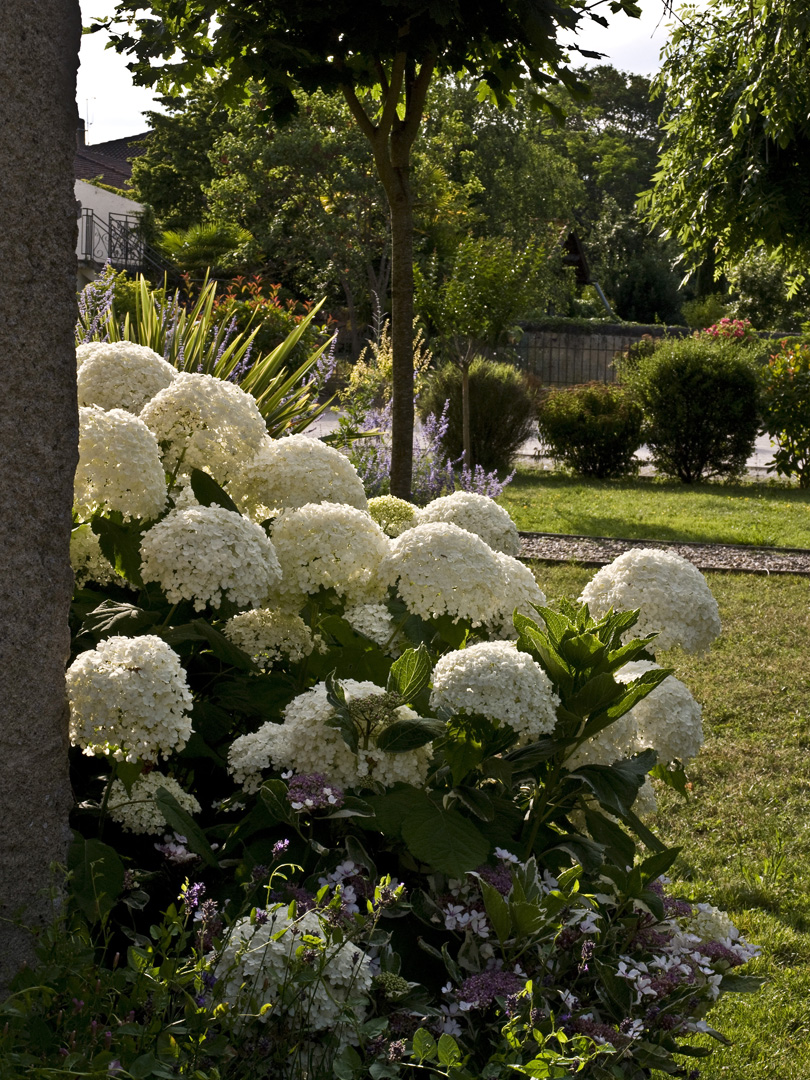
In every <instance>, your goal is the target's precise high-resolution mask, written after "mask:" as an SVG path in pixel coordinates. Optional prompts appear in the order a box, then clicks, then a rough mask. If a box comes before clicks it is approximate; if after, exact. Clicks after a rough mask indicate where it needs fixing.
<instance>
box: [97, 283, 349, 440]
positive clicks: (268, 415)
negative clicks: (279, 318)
mask: <svg viewBox="0 0 810 1080" xmlns="http://www.w3.org/2000/svg"><path fill="white" fill-rule="evenodd" d="M134 293H135V297H134V299H135V308H134V313H130V312H129V311H127V312H126V314H125V316H124V318H123V321H121V322H119V314H118V312H117V310H116V308H115V305H114V304H113V307H112V309H111V310H110V311H109V313H108V315H107V317H106V319H105V320H104V322H103V324H102V325H101V326H100V327H99V328H98V330H97V333H96V339H97V340H106V341H136V342H138V343H139V344H141V345H146V346H148V347H149V348H150V349H153V350H154V351H155V352H156V353H158V355H160V356H164V357H165V359H167V360H168V361H169V363H171V364H174V366H175V367H177V368H180V369H181V370H183V371H193V372H201V373H202V374H205V375H215V376H216V377H217V378H220V379H230V380H231V381H238V382H239V385H240V386H241V387H242V389H243V390H246V391H247V392H248V393H250V394H253V396H254V397H255V398H256V402H257V404H258V407H259V410H260V411H261V413H262V416H263V417H264V419H265V421H266V423H267V428H268V431H269V433H270V434H271V435H274V436H276V437H278V436H280V435H281V434H283V433H284V432H287V433H290V434H294V433H296V432H300V431H303V430H304V429H305V428H307V427H308V426H309V425H310V424H311V423H312V421H313V420H314V419H315V418H316V417H317V416H319V415H320V414H321V413H322V412H323V411H324V410H325V409H326V408H327V407H328V402H327V403H325V404H322V405H319V404H318V402H317V398H318V395H319V393H320V391H321V389H322V387H321V385H320V383H319V381H318V372H317V365H318V361H319V360H320V358H321V356H322V355H323V352H324V350H325V349H326V346H327V344H328V343H324V344H322V345H320V347H319V348H316V349H315V351H314V352H310V353H309V354H308V355H307V357H306V359H302V358H301V356H300V354H299V356H296V349H297V347H298V346H299V343H300V342H301V341H302V340H304V341H306V337H305V335H310V341H311V340H312V336H313V335H312V331H311V330H310V326H311V324H312V321H313V319H314V318H315V316H316V315H317V313H318V310H319V308H320V306H321V305H320V304H319V305H317V306H316V307H314V308H312V309H311V310H310V311H309V313H308V314H306V315H303V316H301V317H299V318H297V319H295V320H294V321H295V323H296V325H295V326H294V328H293V329H291V330H290V331H289V332H288V333H287V335H286V336H285V337H284V339H283V340H282V341H281V343H280V344H278V345H277V346H276V347H275V348H274V349H273V350H272V351H271V352H268V353H265V354H259V353H258V350H256V352H257V355H256V356H255V358H253V359H252V358H251V352H252V350H253V345H254V343H255V339H256V338H257V336H258V334H259V331H260V329H261V323H259V325H256V326H253V327H252V326H251V324H252V322H253V320H254V319H257V317H261V314H262V307H261V306H260V307H259V308H256V309H252V310H251V315H250V317H249V318H248V320H247V323H246V326H245V330H244V331H236V332H235V329H234V327H233V326H230V325H229V323H230V320H231V319H232V318H233V317H234V314H235V313H234V312H232V311H231V310H230V308H229V304H230V303H232V302H233V294H231V297H230V299H229V298H228V296H227V294H226V297H225V299H224V302H223V300H222V299H220V300H219V301H218V298H217V283H216V282H215V281H205V282H204V283H203V285H202V287H201V289H200V291H199V294H198V295H197V298H196V300H195V301H194V302H193V304H190V305H189V306H185V305H183V304H181V303H180V298H179V295H178V294H177V293H175V294H174V296H173V297H171V298H169V297H167V296H166V292H165V290H163V289H152V288H151V287H150V286H149V283H148V282H147V281H146V279H145V278H144V277H142V276H141V277H140V278H138V281H137V283H135V288H134ZM89 318H90V316H89V315H88V316H87V317H86V320H85V322H86V325H85V324H80V325H79V326H77V332H78V333H80V334H81V335H82V339H83V340H84V337H85V334H86V332H87V331H88V330H89V329H90V326H89V323H88V322H87V319H89Z"/></svg>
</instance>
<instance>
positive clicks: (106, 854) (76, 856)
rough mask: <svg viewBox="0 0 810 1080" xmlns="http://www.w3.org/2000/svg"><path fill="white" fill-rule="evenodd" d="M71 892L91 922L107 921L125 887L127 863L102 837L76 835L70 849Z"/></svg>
mask: <svg viewBox="0 0 810 1080" xmlns="http://www.w3.org/2000/svg"><path fill="white" fill-rule="evenodd" d="M68 870H69V871H70V894H71V897H72V898H73V900H74V901H75V902H76V904H77V905H78V907H79V908H80V910H81V911H82V913H83V914H84V915H85V916H86V918H87V919H88V920H89V921H90V922H99V921H100V922H104V921H106V918H107V916H108V915H109V913H110V911H111V910H112V909H113V907H114V906H115V904H116V901H117V900H118V897H119V896H120V895H121V893H122V892H123V889H124V864H123V863H122V862H121V860H120V858H119V857H118V853H117V852H116V851H115V850H114V849H113V848H111V847H110V846H109V845H108V844H103V843H102V842H101V841H100V840H95V839H90V840H85V839H84V837H83V836H81V835H80V834H79V833H74V834H73V843H72V844H71V845H70V850H69V852H68Z"/></svg>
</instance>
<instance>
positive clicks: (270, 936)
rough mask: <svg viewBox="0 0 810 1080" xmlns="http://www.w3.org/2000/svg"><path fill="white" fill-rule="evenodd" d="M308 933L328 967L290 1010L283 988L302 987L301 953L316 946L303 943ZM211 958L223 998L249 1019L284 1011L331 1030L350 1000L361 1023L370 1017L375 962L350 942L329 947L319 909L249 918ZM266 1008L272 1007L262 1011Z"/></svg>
mask: <svg viewBox="0 0 810 1080" xmlns="http://www.w3.org/2000/svg"><path fill="white" fill-rule="evenodd" d="M304 934H306V935H307V936H308V937H313V938H319V939H320V940H321V942H322V943H323V944H322V946H321V947H322V948H323V949H324V950H325V955H326V958H327V959H326V963H325V964H324V965H323V969H322V970H320V964H319V965H318V967H319V976H318V979H316V980H315V981H313V982H308V983H306V984H305V983H303V982H302V983H300V986H301V994H302V997H301V996H299V995H296V996H295V1000H294V1001H292V1002H291V1003H290V1004H289V1005H287V1006H285V1005H283V1004H282V995H281V990H282V987H284V986H289V985H290V984H291V983H292V984H295V985H298V980H296V977H295V974H294V972H295V970H296V968H297V967H300V966H302V965H303V963H304V962H303V961H301V960H298V959H297V957H296V953H297V952H298V950H299V949H303V948H311V947H312V944H311V943H307V945H302V941H301V938H302V935H304ZM276 939H277V940H276ZM316 947H317V946H316ZM206 959H207V961H208V963H209V964H211V965H213V972H214V974H215V975H216V977H217V979H218V980H219V981H220V983H221V986H222V996H223V998H224V1000H225V1001H227V1002H229V1003H230V1005H231V1006H232V1008H234V1009H235V1010H238V1012H240V1013H242V1014H244V1015H249V1016H254V1015H255V1014H256V1013H257V1012H258V1013H259V1020H261V1021H262V1022H264V1021H266V1020H267V1019H268V1018H269V1017H271V1016H273V1017H274V1018H278V1015H279V1012H280V1011H282V1010H284V1011H286V1012H295V1013H296V1014H297V1015H301V1016H302V1017H305V1018H306V1021H305V1022H306V1026H307V1027H308V1028H309V1029H311V1030H313V1031H326V1030H330V1029H333V1028H334V1027H335V1026H336V1025H337V1024H339V1022H340V1017H341V1012H342V1009H343V1006H344V1005H345V1004H346V1003H347V1002H349V1001H351V1004H352V1008H353V1011H354V1012H355V1014H356V1016H357V1017H358V1019H362V1018H363V1017H364V1016H365V1013H366V1009H367V1006H368V1002H367V995H368V992H369V990H370V989H371V980H372V977H373V968H372V966H371V961H370V960H369V958H368V957H367V956H366V955H365V953H363V952H362V951H361V950H360V949H358V947H357V946H356V945H355V944H353V943H352V942H351V941H344V942H343V943H342V944H340V945H339V946H335V945H334V944H327V940H326V936H325V934H324V931H323V928H322V926H321V923H320V919H319V918H318V915H317V913H316V912H314V911H308V912H306V913H304V914H303V915H298V916H297V917H296V918H294V919H291V918H290V916H289V914H288V909H287V908H283V907H279V908H276V910H275V911H268V912H267V920H266V921H265V922H256V921H253V922H251V919H250V917H249V916H246V917H244V918H241V919H237V921H236V922H235V923H234V924H233V926H232V927H231V929H230V931H229V933H228V939H227V941H226V942H225V945H224V947H223V948H222V950H221V951H220V953H219V954H218V955H217V956H214V955H213V954H211V955H209V956H208V957H207V958H206ZM263 1005H269V1006H271V1008H270V1009H267V1010H265V1012H264V1013H262V1012H261V1009H262V1006H263Z"/></svg>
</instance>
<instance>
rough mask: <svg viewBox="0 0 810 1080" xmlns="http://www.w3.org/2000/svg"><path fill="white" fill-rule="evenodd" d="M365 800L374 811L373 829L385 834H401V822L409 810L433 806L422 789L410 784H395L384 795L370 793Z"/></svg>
mask: <svg viewBox="0 0 810 1080" xmlns="http://www.w3.org/2000/svg"><path fill="white" fill-rule="evenodd" d="M366 802H367V803H368V805H369V806H370V807H371V809H372V810H373V811H374V816H375V820H374V825H373V827H374V829H375V830H379V832H381V833H383V834H384V835H385V836H401V835H402V824H403V822H404V820H405V817H406V816H407V814H408V812H409V811H411V810H413V809H415V808H418V807H423V808H427V807H433V803H431V801H430V800H429V799H428V797H427V795H426V794H425V793H424V791H422V790H421V789H420V788H415V787H411V785H410V784H396V785H394V787H392V788H390V789H389V790H388V791H386V793H385V794H384V795H370V796H369V797H368V798H367V799H366Z"/></svg>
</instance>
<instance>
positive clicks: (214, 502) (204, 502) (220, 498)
mask: <svg viewBox="0 0 810 1080" xmlns="http://www.w3.org/2000/svg"><path fill="white" fill-rule="evenodd" d="M191 490H192V491H193V492H194V497H195V498H196V500H197V502H198V503H199V504H200V505H201V506H222V507H224V509H225V510H231V511H233V513H234V514H238V513H239V507H238V506H237V505H236V503H235V502H234V501H233V499H232V498H231V497H230V495H228V494H227V492H225V491H223V490H222V488H221V487H220V486H219V484H218V483H217V482H216V480H215V479H214V478H213V476H209V475H208V473H207V472H203V470H202V469H192V470H191Z"/></svg>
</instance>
